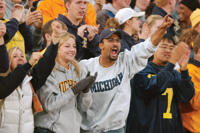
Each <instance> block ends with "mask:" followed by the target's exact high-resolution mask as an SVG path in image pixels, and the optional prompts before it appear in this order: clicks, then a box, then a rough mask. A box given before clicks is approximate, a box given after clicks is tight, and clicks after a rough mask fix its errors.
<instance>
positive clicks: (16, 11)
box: [11, 4, 24, 23]
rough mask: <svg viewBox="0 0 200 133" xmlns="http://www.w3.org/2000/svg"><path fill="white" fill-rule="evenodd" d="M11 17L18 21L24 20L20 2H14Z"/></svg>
mask: <svg viewBox="0 0 200 133" xmlns="http://www.w3.org/2000/svg"><path fill="white" fill-rule="evenodd" d="M11 18H15V19H17V20H18V22H19V23H22V22H23V21H24V7H23V6H22V5H20V4H15V5H14V7H13V9H12V16H11Z"/></svg>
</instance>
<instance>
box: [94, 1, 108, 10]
mask: <svg viewBox="0 0 200 133" xmlns="http://www.w3.org/2000/svg"><path fill="white" fill-rule="evenodd" d="M105 3H106V1H105V0H95V3H94V5H93V7H94V10H95V11H96V13H97V12H98V11H100V10H101V9H102V7H103V4H105Z"/></svg>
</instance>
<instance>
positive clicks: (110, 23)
mask: <svg viewBox="0 0 200 133" xmlns="http://www.w3.org/2000/svg"><path fill="white" fill-rule="evenodd" d="M124 26H125V23H123V24H122V25H120V24H119V22H118V20H117V18H109V19H107V21H106V25H105V28H104V29H107V28H115V29H116V28H118V29H121V30H123V29H124Z"/></svg>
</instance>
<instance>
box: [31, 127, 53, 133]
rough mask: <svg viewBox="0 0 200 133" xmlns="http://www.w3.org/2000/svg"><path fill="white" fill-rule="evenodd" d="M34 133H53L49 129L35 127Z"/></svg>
mask: <svg viewBox="0 0 200 133" xmlns="http://www.w3.org/2000/svg"><path fill="white" fill-rule="evenodd" d="M34 133H54V132H52V131H51V130H49V129H45V128H40V127H35V130H34Z"/></svg>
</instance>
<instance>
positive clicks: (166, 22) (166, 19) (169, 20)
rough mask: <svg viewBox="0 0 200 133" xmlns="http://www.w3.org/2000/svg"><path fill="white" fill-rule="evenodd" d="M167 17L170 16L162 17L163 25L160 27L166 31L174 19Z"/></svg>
mask: <svg viewBox="0 0 200 133" xmlns="http://www.w3.org/2000/svg"><path fill="white" fill-rule="evenodd" d="M169 15H170V14H167V15H166V16H165V17H164V19H163V23H162V24H161V26H160V27H161V28H164V29H167V28H169V27H170V26H171V25H172V24H173V23H174V19H172V18H171V17H170V16H169Z"/></svg>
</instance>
